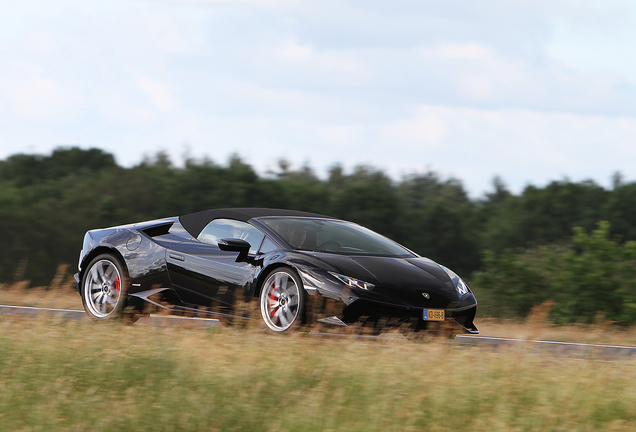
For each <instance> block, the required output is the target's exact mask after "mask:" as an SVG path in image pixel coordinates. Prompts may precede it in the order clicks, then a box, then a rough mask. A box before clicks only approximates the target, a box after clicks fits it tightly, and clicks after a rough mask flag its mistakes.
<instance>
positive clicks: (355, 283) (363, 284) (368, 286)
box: [329, 272, 375, 291]
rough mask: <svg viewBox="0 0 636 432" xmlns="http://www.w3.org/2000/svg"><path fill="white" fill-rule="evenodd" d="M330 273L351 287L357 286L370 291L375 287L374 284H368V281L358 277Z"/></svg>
mask: <svg viewBox="0 0 636 432" xmlns="http://www.w3.org/2000/svg"><path fill="white" fill-rule="evenodd" d="M329 274H330V275H332V276H334V277H335V278H336V279H338V280H339V281H340V282H342V283H343V284H345V285H347V286H350V287H352V288H359V289H363V290H365V291H370V290H372V289H373V288H375V285H373V284H370V283H369V282H365V281H361V280H360V279H356V278H352V277H350V276H345V275H341V274H339V273H334V272H329Z"/></svg>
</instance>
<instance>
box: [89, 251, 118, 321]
mask: <svg viewBox="0 0 636 432" xmlns="http://www.w3.org/2000/svg"><path fill="white" fill-rule="evenodd" d="M86 272H87V273H86V276H85V277H84V285H83V287H82V289H83V293H82V294H83V297H84V304H85V305H86V310H87V312H89V313H90V314H91V315H93V316H94V317H95V318H100V319H101V318H107V317H109V316H110V315H113V313H114V312H116V311H117V309H118V308H117V306H118V305H119V302H120V301H121V297H122V295H121V289H122V277H121V274H120V273H119V269H118V268H117V266H116V265H115V263H114V262H112V261H110V260H109V259H100V260H99V261H96V262H94V263H93V264H92V265H91V267H90V268H89V269H87V271H86Z"/></svg>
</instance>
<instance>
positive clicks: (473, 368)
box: [0, 317, 636, 432]
mask: <svg viewBox="0 0 636 432" xmlns="http://www.w3.org/2000/svg"><path fill="white" fill-rule="evenodd" d="M635 407H636V359H627V360H621V361H615V362H602V361H597V360H596V359H587V360H572V359H567V358H554V357H551V356H549V355H547V354H537V353H527V352H522V351H514V350H511V351H501V350H499V351H495V352H491V351H488V350H484V349H479V348H465V347H464V348H462V347H458V346H454V345H450V344H448V343H445V342H443V341H435V342H429V343H417V344H414V343H408V342H386V341H384V342H380V341H376V342H368V341H362V340H351V339H347V340H343V339H337V340H332V339H322V338H317V337H311V336H310V337H307V336H300V335H291V336H288V337H285V336H279V335H269V334H265V333H262V332H259V331H233V330H203V329H186V328H165V327H164V328H161V327H152V326H149V325H135V326H126V325H121V324H117V323H109V324H104V325H100V324H94V323H90V322H61V321H56V320H53V319H50V318H41V319H37V320H21V319H19V318H16V317H0V430H2V431H14V430H20V431H56V430H69V431H88V430H90V431H115V430H116V431H129V430H130V431H133V430H134V431H146V430H148V431H196V430H204V431H216V430H218V431H224V430H231V431H328V430H332V431H336V430H337V431H364V432H371V431H420V430H426V431H455V430H469V431H534V430H542V431H543V430H546V431H570V430H572V431H575V430H576V431H594V430H616V431H619V430H625V431H627V430H634V429H636V409H634V408H635Z"/></svg>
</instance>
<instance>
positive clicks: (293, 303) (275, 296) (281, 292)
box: [260, 267, 305, 332]
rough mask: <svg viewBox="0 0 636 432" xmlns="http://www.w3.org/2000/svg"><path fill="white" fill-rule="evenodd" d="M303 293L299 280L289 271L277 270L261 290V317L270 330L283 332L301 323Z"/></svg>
mask: <svg viewBox="0 0 636 432" xmlns="http://www.w3.org/2000/svg"><path fill="white" fill-rule="evenodd" d="M304 295H305V293H304V288H303V286H302V282H301V281H300V278H299V277H298V275H297V274H296V272H294V271H293V270H291V269H288V268H284V267H281V268H277V269H275V270H273V271H272V272H271V273H270V274H269V275H268V276H267V278H266V279H265V283H264V284H263V288H262V289H261V299H260V305H261V316H262V317H263V321H264V322H265V324H266V325H267V327H268V328H269V329H270V330H273V331H276V332H283V331H285V330H288V329H291V328H293V327H297V326H299V325H300V324H301V323H302V318H303V313H304V307H305V296H304Z"/></svg>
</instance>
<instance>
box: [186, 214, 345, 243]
mask: <svg viewBox="0 0 636 432" xmlns="http://www.w3.org/2000/svg"><path fill="white" fill-rule="evenodd" d="M265 216H287V217H319V218H327V219H333V218H332V217H331V216H324V215H320V214H317V213H308V212H303V211H298V210H287V209H271V208H252V207H248V208H225V209H211V210H203V211H200V212H196V213H190V214H187V215H183V216H179V222H180V223H181V225H182V226H183V228H185V230H186V231H188V232H189V233H190V235H191V236H192V237H195V238H196V237H198V236H199V234H200V233H201V231H202V230H203V228H205V226H206V225H207V224H209V223H210V222H211V221H212V220H214V219H221V218H223V219H234V220H239V221H243V222H247V221H248V220H250V219H253V218H257V217H265Z"/></svg>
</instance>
